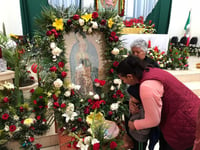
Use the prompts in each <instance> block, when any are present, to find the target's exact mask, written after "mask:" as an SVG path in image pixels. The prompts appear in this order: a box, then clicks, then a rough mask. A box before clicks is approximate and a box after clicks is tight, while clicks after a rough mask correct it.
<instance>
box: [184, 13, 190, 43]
mask: <svg viewBox="0 0 200 150" xmlns="http://www.w3.org/2000/svg"><path fill="white" fill-rule="evenodd" d="M190 13H191V10H190V11H189V15H188V18H187V21H186V23H185V27H184V30H185V35H184V36H186V37H187V43H186V46H189V42H190Z"/></svg>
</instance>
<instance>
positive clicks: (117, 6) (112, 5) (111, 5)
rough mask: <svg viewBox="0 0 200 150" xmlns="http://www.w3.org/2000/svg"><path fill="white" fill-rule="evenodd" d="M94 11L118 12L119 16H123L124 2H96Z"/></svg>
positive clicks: (113, 0) (120, 0)
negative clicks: (109, 10) (107, 10)
mask: <svg viewBox="0 0 200 150" xmlns="http://www.w3.org/2000/svg"><path fill="white" fill-rule="evenodd" d="M95 2H96V4H95V5H96V10H97V11H101V10H105V9H112V10H115V11H117V12H118V14H119V15H120V16H124V4H125V0H96V1H95Z"/></svg>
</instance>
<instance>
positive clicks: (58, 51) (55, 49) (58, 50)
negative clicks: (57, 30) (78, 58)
mask: <svg viewBox="0 0 200 150" xmlns="http://www.w3.org/2000/svg"><path fill="white" fill-rule="evenodd" d="M61 52H62V50H61V49H60V48H58V47H55V48H54V49H53V50H52V51H51V53H52V54H53V55H54V56H60V53H61Z"/></svg>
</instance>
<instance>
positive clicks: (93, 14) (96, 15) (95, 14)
mask: <svg viewBox="0 0 200 150" xmlns="http://www.w3.org/2000/svg"><path fill="white" fill-rule="evenodd" d="M98 16H99V14H98V13H97V12H96V11H95V12H93V13H92V18H93V19H96V18H98Z"/></svg>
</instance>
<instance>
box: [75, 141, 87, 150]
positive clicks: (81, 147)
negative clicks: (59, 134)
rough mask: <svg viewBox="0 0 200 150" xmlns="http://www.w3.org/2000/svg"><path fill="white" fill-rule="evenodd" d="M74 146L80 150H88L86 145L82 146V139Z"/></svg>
mask: <svg viewBox="0 0 200 150" xmlns="http://www.w3.org/2000/svg"><path fill="white" fill-rule="evenodd" d="M76 146H77V147H79V148H80V149H81V150H88V148H89V145H88V144H86V145H84V144H83V139H80V140H79V141H78V143H77V145H76Z"/></svg>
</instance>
